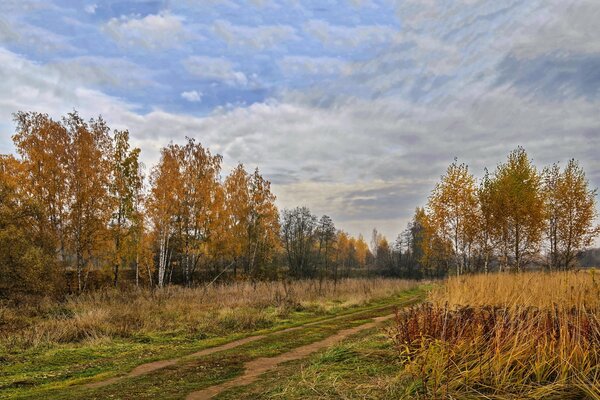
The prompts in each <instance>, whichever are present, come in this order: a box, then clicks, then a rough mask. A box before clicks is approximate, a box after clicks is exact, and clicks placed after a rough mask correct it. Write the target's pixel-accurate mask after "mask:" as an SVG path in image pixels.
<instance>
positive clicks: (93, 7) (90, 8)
mask: <svg viewBox="0 0 600 400" xmlns="http://www.w3.org/2000/svg"><path fill="white" fill-rule="evenodd" d="M97 8H98V5H97V4H88V5H87V6H85V7H84V8H83V10H84V11H85V12H86V13H88V14H95V13H96V9H97Z"/></svg>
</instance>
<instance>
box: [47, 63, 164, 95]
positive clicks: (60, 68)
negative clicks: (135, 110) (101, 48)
mask: <svg viewBox="0 0 600 400" xmlns="http://www.w3.org/2000/svg"><path fill="white" fill-rule="evenodd" d="M48 68H49V69H52V70H56V71H57V72H58V73H60V74H64V75H65V76H70V77H71V79H73V80H76V81H77V82H81V83H82V84H85V85H89V86H111V87H118V88H140V87H142V86H157V83H156V82H154V81H153V80H152V73H151V72H150V71H148V70H147V69H145V68H144V67H141V66H139V65H137V64H135V63H133V62H131V61H128V60H125V59H123V58H110V57H95V56H82V57H74V58H65V59H60V60H57V61H53V62H51V63H49V64H48Z"/></svg>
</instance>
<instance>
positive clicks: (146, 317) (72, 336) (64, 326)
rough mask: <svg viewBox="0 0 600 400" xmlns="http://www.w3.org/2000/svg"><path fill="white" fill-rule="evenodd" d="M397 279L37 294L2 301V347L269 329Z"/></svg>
mask: <svg viewBox="0 0 600 400" xmlns="http://www.w3.org/2000/svg"><path fill="white" fill-rule="evenodd" d="M416 286H417V283H416V282H413V281H405V280H396V279H344V280H341V281H339V282H338V283H337V285H334V283H333V282H328V281H326V282H323V283H322V284H320V283H319V282H318V281H315V280H306V281H295V282H257V283H251V282H238V283H230V284H222V285H214V286H210V287H208V288H205V287H198V288H181V287H169V288H166V289H164V290H134V291H117V290H112V289H110V290H108V289H107V290H100V291H96V292H91V293H87V294H83V295H80V296H75V297H71V298H68V299H67V300H65V301H64V302H61V303H57V302H56V301H54V300H51V299H49V298H48V299H42V300H41V301H36V302H35V303H33V304H29V305H21V306H18V307H15V306H11V305H8V304H2V305H0V347H4V348H5V349H7V348H8V349H12V350H14V349H15V348H20V349H24V348H31V347H35V346H39V345H47V344H56V343H74V342H81V341H84V340H97V339H107V338H108V339H110V338H128V337H132V336H136V335H143V334H150V333H151V334H156V333H159V334H164V333H169V334H179V335H184V336H189V337H205V336H215V335H226V334H231V333H235V332H241V331H248V330H255V329H261V328H268V327H270V326H272V325H273V324H275V323H276V322H277V321H280V320H282V319H285V318H286V317H288V316H289V314H290V313H291V312H292V311H304V312H307V313H311V314H314V315H319V314H325V313H327V312H329V311H333V310H334V309H342V308H349V307H353V306H360V305H363V304H365V303H368V302H370V301H373V300H376V299H381V298H385V297H389V296H392V295H394V294H396V293H398V292H399V291H402V290H407V289H411V288H413V287H416Z"/></svg>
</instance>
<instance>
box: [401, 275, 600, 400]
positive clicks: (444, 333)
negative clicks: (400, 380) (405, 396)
mask: <svg viewBox="0 0 600 400" xmlns="http://www.w3.org/2000/svg"><path fill="white" fill-rule="evenodd" d="M430 301H431V302H430V303H428V304H425V305H421V306H418V307H415V308H412V309H409V310H406V311H403V312H399V313H398V315H397V318H396V324H395V327H394V329H393V330H392V331H390V333H391V335H392V338H393V340H394V343H395V344H396V347H397V349H398V351H399V353H400V355H401V357H403V358H404V359H405V360H406V370H405V377H408V378H409V379H411V380H413V381H414V380H417V381H419V382H421V383H422V387H421V388H420V390H418V391H417V392H416V393H414V395H415V396H421V397H423V398H487V399H505V398H514V399H517V398H518V399H520V398H528V399H542V398H543V399H585V398H591V399H600V313H599V310H600V309H599V306H600V291H599V288H598V283H597V277H596V276H595V274H594V273H593V272H589V271H588V272H566V273H565V272H560V273H551V274H550V273H523V274H490V275H480V276H466V277H460V278H456V277H454V278H451V279H449V280H448V282H447V284H446V285H445V286H444V287H440V288H437V289H434V290H433V291H432V292H431V293H430Z"/></svg>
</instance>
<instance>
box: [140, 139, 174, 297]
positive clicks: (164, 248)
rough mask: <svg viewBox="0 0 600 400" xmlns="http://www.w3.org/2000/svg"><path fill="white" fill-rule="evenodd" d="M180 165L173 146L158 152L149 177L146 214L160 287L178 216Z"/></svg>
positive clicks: (168, 260)
mask: <svg viewBox="0 0 600 400" xmlns="http://www.w3.org/2000/svg"><path fill="white" fill-rule="evenodd" d="M180 179H181V177H180V170H179V162H178V157H177V153H176V149H175V147H174V146H172V145H171V146H168V147H164V148H163V149H162V150H161V157H160V161H159V163H158V164H157V165H156V166H155V167H154V168H153V169H152V173H151V175H150V186H151V188H150V196H149V199H148V214H149V216H150V219H151V221H152V225H153V228H154V235H155V237H156V240H157V242H158V271H157V273H158V277H157V285H158V287H160V288H162V287H163V286H164V284H165V275H166V271H167V267H168V265H169V262H170V251H169V249H170V239H171V236H172V234H173V231H174V220H175V217H176V213H177V207H178V201H179V198H180V196H179V194H178V190H179V186H180V183H179V182H180Z"/></svg>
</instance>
